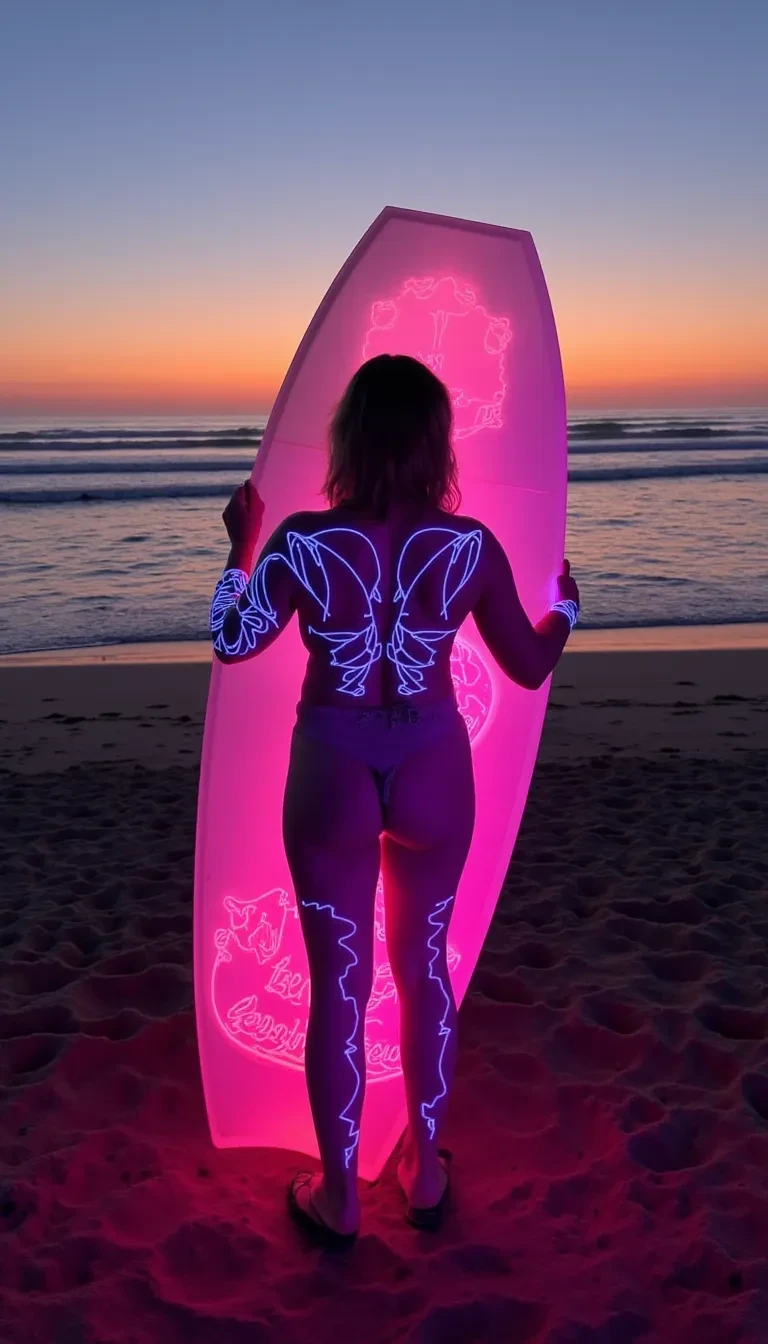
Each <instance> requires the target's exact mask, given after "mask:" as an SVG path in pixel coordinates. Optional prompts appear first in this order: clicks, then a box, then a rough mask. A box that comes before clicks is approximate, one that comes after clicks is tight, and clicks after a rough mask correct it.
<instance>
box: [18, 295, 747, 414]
mask: <svg viewBox="0 0 768 1344" xmlns="http://www.w3.org/2000/svg"><path fill="white" fill-rule="evenodd" d="M28 297H29V296H28ZM37 297H38V299H39V298H40V296H37ZM89 297H91V298H92V297H93V296H89ZM562 297H563V298H565V300H566V301H565V302H564V303H563V302H562V301H561V303H559V304H557V305H556V316H557V321H558V328H559V333H560V344H561V349H562V355H563V364H564V367H565V375H566V386H567V391H568V399H569V406H570V408H571V409H572V410H578V409H579V408H581V407H584V408H595V409H599V408H601V407H604V408H614V409H616V408H620V407H622V406H625V407H634V408H637V407H642V406H648V407H653V406H667V407H673V406H702V407H703V406H717V405H720V406H729V405H733V406H759V405H764V404H768V360H767V359H766V354H765V351H766V346H767V343H766V337H765V331H764V317H763V314H762V311H760V312H758V311H757V306H756V307H755V308H753V309H751V310H746V311H745V309H744V306H743V305H742V306H741V311H733V310H730V311H729V312H728V314H727V319H728V320H727V321H726V320H725V317H724V315H723V312H722V309H721V305H720V304H718V305H712V306H711V307H710V309H709V311H708V312H707V314H706V315H705V316H704V317H702V313H701V309H700V308H699V309H698V310H697V309H696V307H694V306H692V305H691V304H686V303H684V302H683V301H682V299H683V296H682V295H676V296H675V298H674V301H673V300H672V299H668V300H667V303H666V304H665V307H664V311H663V313H662V317H661V318H660V317H659V311H660V307H659V300H658V296H657V295H655V296H654V295H650V294H648V295H641V294H638V293H637V292H636V291H635V292H633V293H632V294H631V296H630V295H628V294H627V293H624V294H623V295H608V294H605V293H602V294H600V295H594V296H593V299H592V302H591V303H587V299H586V295H585V294H584V293H583V292H581V293H576V292H570V293H568V294H566V295H564V296H562ZM292 299H293V302H292V303H290V304H289V303H286V304H285V305H282V306H281V305H280V304H279V303H277V302H276V301H275V297H274V296H271V297H270V300H269V301H268V302H267V303H266V305H265V308H266V311H267V313H268V318H267V319H266V320H265V310H264V309H262V311H261V312H260V313H258V314H256V315H254V314H252V313H251V312H250V311H248V309H247V307H246V306H245V305H238V306H237V308H235V309H234V310H233V311H229V312H224V311H222V309H221V307H218V308H217V307H215V306H213V305H211V306H210V307H208V305H207V304H206V303H202V302H201V301H200V299H199V297H198V299H197V301H196V302H193V301H188V302H187V304H186V305H185V306H184V307H181V306H180V305H178V304H177V305H175V306H172V305H170V304H169V305H168V306H166V307H162V308H161V309H160V310H159V311H157V309H156V307H155V305H153V306H152V309H151V311H150V310H149V305H146V306H145V305H144V304H139V303H137V304H136V305H135V306H134V307H129V306H126V305H119V304H116V305H115V310H114V311H113V312H111V313H110V314H109V315H107V316H105V314H104V312H103V311H102V310H101V306H100V305H99V303H98V302H95V303H94V302H90V303H89V302H84V303H82V304H81V306H80V307H79V309H78V310H76V311H77V312H78V320H77V322H76V323H75V322H74V321H73V319H72V313H71V310H69V309H68V308H67V306H65V305H61V306H59V307H57V308H55V309H54V310H53V311H50V310H48V308H47V305H44V304H43V303H42V302H37V303H35V302H33V303H31V304H29V303H28V304H19V305H18V308H17V313H18V314H19V317H18V321H16V322H14V323H11V322H9V323H8V334H7V336H5V337H4V336H2V335H0V369H1V370H2V376H1V377H0V412H5V413H13V414H19V415H23V414H28V415H34V414H57V413H58V412H62V413H63V412H65V411H66V412H69V413H70V414H87V413H89V412H94V413H96V412H101V413H107V412H114V413H119V414H130V413H136V414H141V413H144V414H162V413H164V412H166V413H176V414H193V413H199V414H205V413H211V414H213V413H220V414H249V413H250V414H264V413H266V412H267V411H268V410H269V408H270V406H271V405H272V403H273V401H274V398H275V395H276V392H277V389H278V388H279V386H280V383H281V381H282V378H283V376H284V374H285V372H286V370H287V368H288V365H289V363H290V360H291V358H292V356H293V353H294V350H295V348H296V346H297V344H298V342H299V340H300V338H301V335H302V333H303V330H304V327H305V325H306V321H307V311H306V308H304V307H303V305H300V304H299V303H298V301H297V295H296V294H293V295H292ZM8 316H9V314H8V313H6V318H8ZM267 322H268V325H267Z"/></svg>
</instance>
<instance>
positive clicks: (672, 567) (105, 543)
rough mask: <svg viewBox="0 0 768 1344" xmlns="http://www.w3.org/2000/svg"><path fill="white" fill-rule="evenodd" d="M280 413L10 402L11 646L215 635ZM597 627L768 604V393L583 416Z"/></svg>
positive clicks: (714, 617) (585, 511)
mask: <svg viewBox="0 0 768 1344" xmlns="http://www.w3.org/2000/svg"><path fill="white" fill-rule="evenodd" d="M265 424H266V418H265V417H258V416H253V417H248V418H243V417H238V416H224V415H219V416H205V417H194V418H184V417H168V416H165V417H155V418H148V417H137V418H133V419H126V418H122V419H117V418H108V417H106V418H105V417H100V418H96V417H89V418H78V419H70V420H67V421H66V423H64V422H63V421H59V422H58V423H56V422H54V421H53V420H51V419H42V418H41V419H31V418H27V419H25V420H21V419H15V420H11V419H8V418H5V419H0V521H1V523H2V529H3V538H4V545H3V549H2V557H1V558H0V579H1V580H2V585H3V592H4V595H5V596H4V601H3V604H2V610H0V653H23V652H29V651H33V650H38V649H40V650H42V649H65V648H77V647H82V646H92V645H103V644H134V643H143V642H164V641H178V640H195V639H205V638H206V634H207V617H208V606H209V602H210V597H211V593H212V591H213V587H214V584H215V582H216V579H217V578H218V576H219V573H220V572H221V566H222V564H223V562H224V559H225V557H226V553H227V543H226V536H225V533H224V528H223V525H222V522H221V510H222V508H223V505H224V503H225V501H226V498H227V497H228V495H229V494H230V493H231V491H232V489H233V488H234V486H235V485H237V484H238V482H239V481H241V480H242V479H243V478H244V477H245V476H247V475H248V472H249V470H250V467H251V464H252V462H253V458H254V455H255V453H256V452H257V450H258V445H259V442H260V440H261V436H262V434H263V431H264V426H265ZM569 455H570V456H569V480H570V485H569V506H568V541H567V547H566V552H567V554H568V556H569V558H570V560H571V565H572V572H573V574H574V577H575V578H576V580H577V582H578V583H579V585H580V588H581V593H582V620H581V625H582V627H584V628H592V629H620V628H623V627H638V626H640V627H642V626H654V627H657V626H686V625H726V624H729V625H730V624H735V623H743V624H751V623H756V622H764V621H768V411H767V410H755V411H745V410H738V411H717V412H715V413H706V414H704V413H702V412H685V411H668V412H660V411H654V412H653V413H651V412H638V413H636V414H628V413H627V412H620V413H615V414H600V415H597V414H591V415H586V414H585V415H573V416H571V417H570V419H569Z"/></svg>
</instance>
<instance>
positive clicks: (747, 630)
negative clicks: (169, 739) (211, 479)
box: [0, 621, 768, 670]
mask: <svg viewBox="0 0 768 1344" xmlns="http://www.w3.org/2000/svg"><path fill="white" fill-rule="evenodd" d="M726 649H731V650H734V651H736V650H741V649H745V650H746V649H768V622H757V621H756V622H754V623H743V622H741V623H738V624H734V625H659V626H617V627H615V628H614V629H605V630H602V629H601V630H579V629H578V628H577V629H576V630H575V631H574V632H573V634H572V636H571V638H570V640H569V641H568V645H567V647H566V649H565V654H566V655H567V654H574V653H635V654H636V653H687V652H695V651H697V650H701V651H707V650H726ZM210 660H211V645H210V642H209V641H208V640H207V639H199V640H196V639H189V640H168V641H167V642H159V641H155V642H150V641H147V642H146V643H132V644H92V645H84V646H80V647H77V648H66V649H31V650H28V651H27V652H24V653H4V654H0V670H2V669H3V668H12V667H88V666H98V665H100V664H103V663H110V664H118V665H132V664H137V663H138V664H151V665H153V666H156V665H162V664H175V663H209V662H210Z"/></svg>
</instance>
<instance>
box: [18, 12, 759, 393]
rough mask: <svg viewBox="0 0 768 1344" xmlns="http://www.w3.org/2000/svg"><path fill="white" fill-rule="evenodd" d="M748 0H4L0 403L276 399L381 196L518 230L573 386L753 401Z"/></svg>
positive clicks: (754, 186)
mask: <svg viewBox="0 0 768 1344" xmlns="http://www.w3.org/2000/svg"><path fill="white" fill-rule="evenodd" d="M767 51H768V5H766V4H765V3H764V2H763V0H735V2H734V3H728V0H644V3H642V4H640V3H636V4H632V3H627V4H623V3H617V0H604V2H603V3H600V2H598V0H583V2H582V3H570V0H559V2H558V0H536V3H533V2H532V0H529V3H526V4H522V3H517V0H476V3H473V4H468V3H466V0H440V2H438V0H387V3H386V4H372V3H368V0H358V3H356V4H352V3H351V2H350V0H325V2H323V3H320V2H319V0H282V2H281V3H277V2H276V0H130V3H118V2H117V0H6V3H5V4H3V5H2V7H1V8H0V115H1V118H2V126H3V134H2V137H1V138H0V411H2V412H11V411H12V412H19V413H22V414H34V413H44V412H49V413H51V414H60V413H64V412H70V413H72V414H74V413H85V412H91V411H93V412H102V411H114V412H120V413H123V412H131V411H135V412H139V411H144V412H159V411H166V410H167V411H174V412H188V411H189V412H192V411H197V412H205V411H209V412H227V413H228V412H233V413H234V412H237V413H241V412H242V413H247V412H258V411H266V410H268V408H269V406H270V404H271V402H272V399H273V397H274V393H275V391H276V389H277V387H278V386H279V383H280V380H281V378H282V376H283V374H284V372H285V369H286V367H287V365H288V363H289V361H290V358H291V356H292V354H293V351H294V349H295V346H296V344H297V342H298V340H299V338H300V337H301V335H302V333H303V331H304V328H305V327H306V324H307V322H308V321H309V319H310V317H311V316H312V313H313V311H314V309H315V307H316V305H317V303H318V302H319V300H320V299H321V297H322V295H323V293H324V291H325V289H326V288H327V286H328V284H329V282H330V280H331V279H332V278H333V276H334V274H335V272H336V271H337V270H338V268H339V266H340V265H341V263H342V262H343V260H344V258H345V257H346V255H347V254H348V252H349V251H350V249H351V248H352V247H353V246H354V244H355V242H356V241H357V239H358V238H359V236H360V235H361V234H362V233H363V231H364V230H365V229H366V227H367V226H368V224H369V223H370V222H371V221H372V219H373V218H374V217H375V216H376V215H377V214H378V212H379V210H380V209H381V208H382V207H383V206H384V205H387V204H395V205H404V206H409V207H411V208H414V209H422V210H434V211H438V212H441V213H446V214H456V215H463V216H466V217H470V218H475V219H483V220H490V221H492V222H494V223H500V224H506V225H511V226H513V227H517V228H525V229H530V231H531V232H532V233H533V236H534V240H535V242H536V244H537V247H538V250H539V254H540V256H541V259H542V263H543V266H544V271H545V275H546V278H547V282H548V285H549V289H550V294H551V297H552V301H553V305H554V309H555V316H556V318H557V322H558V329H559V333H560V339H561V345H562V350H563V358H564V363H565V372H566V380H567V386H568V393H569V402H570V405H571V407H572V409H579V408H585V407H592V406H593V407H616V408H619V407H627V406H633V407H640V406H654V405H657V406H670V407H683V406H697V405H698V406H717V405H749V406H759V405H763V404H765V403H766V402H768V320H767V318H766V314H768V244H767V243H766V239H767V238H768V174H767V173H766V171H765V163H766V126H768V93H767V90H768V81H766V79H765V65H766V52H767Z"/></svg>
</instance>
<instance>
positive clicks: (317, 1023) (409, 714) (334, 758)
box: [211, 355, 579, 1247]
mask: <svg viewBox="0 0 768 1344" xmlns="http://www.w3.org/2000/svg"><path fill="white" fill-rule="evenodd" d="M451 427H452V415H451V402H450V397H449V395H448V391H447V389H446V388H445V386H444V385H443V384H442V383H441V382H440V381H439V379H438V378H436V377H435V375H434V374H433V373H432V372H431V371H430V370H429V369H428V368H427V367H426V366H425V365H423V364H421V363H420V362H418V361H417V360H414V359H410V358H409V357H407V356H404V355H380V356H378V357H376V358H375V359H371V360H369V361H368V362H367V363H366V364H364V365H363V366H362V367H361V368H360V369H358V371H357V373H356V374H355V375H354V377H353V378H352V380H351V382H350V384H349V386H348V388H347V390H346V392H345V394H344V396H343V398H342V400H341V402H340V404H339V406H338V407H337V409H336V412H335V414H334V416H333V419H332V422H331V428H330V456H329V465H328V473H327V477H326V481H325V488H324V493H325V496H326V499H327V502H328V507H327V508H325V509H322V510H318V511H315V512H306V513H298V514H293V515H291V516H290V517H289V518H286V519H285V520H284V522H283V523H281V524H280V526H279V527H278V528H277V529H276V531H275V532H274V534H273V535H272V537H270V539H269V541H268V542H267V544H266V546H265V547H264V548H263V550H262V552H261V554H260V556H259V560H258V564H257V565H256V567H255V568H254V567H253V559H254V554H255V549H256V544H257V541H258V538H259V531H260V526H261V519H262V515H263V511H264V506H263V503H262V501H261V499H260V498H259V495H258V493H257V492H256V490H255V489H254V488H253V487H252V486H251V485H250V483H249V482H245V483H244V484H243V485H242V486H240V487H239V488H238V489H237V490H236V491H235V493H234V495H233V496H232V499H231V500H230V502H229V504H228V505H227V508H226V509H225V511H224V515H223V516H224V522H225V524H226V528H227V532H228V533H229V537H230V540H231V543H232V548H231V551H230V555H229V559H228V562H227V567H226V569H225V571H224V573H223V575H222V577H221V579H220V581H219V583H218V585H217V588H216V592H215V594H214V599H213V604H212V608H211V633H212V636H213V641H214V650H215V653H216V656H217V657H218V658H220V659H221V660H222V661H223V662H226V663H229V662H237V661H240V660H241V659H244V658H251V657H254V656H256V655H257V654H260V653H262V652H263V651H264V650H265V649H266V648H268V647H269V645H270V644H271V643H272V642H273V641H274V640H275V639H276V638H277V636H278V635H279V634H280V632H281V630H283V629H284V628H285V626H286V624H287V622H288V621H289V620H290V619H291V617H292V615H293V613H294V612H296V613H297V615H298V620H299V625H300V629H301V635H302V639H303V641H304V644H305V646H306V648H307V651H308V660H307V669H306V674H305V678H304V682H303V685H302V691H301V698H300V702H299V705H298V707H297V721H296V726H295V728H294V732H293V738H292V745H291V753H290V762H289V766H288V777H287V782H286V788H285V800H284V808H283V838H284V844H285V851H286V856H287V860H288V864H289V868H290V871H291V876H292V879H293V883H294V887H295V892H296V899H297V904H298V910H299V915H300V919H301V926H302V932H303V935H304V939H305V943H306V948H307V955H308V960H309V970H310V976H311V1003H310V1012H309V1021H308V1030H307V1040H306V1060H305V1065H306V1078H307V1088H308V1093H309V1100H310V1106H311V1110H312V1116H313V1120H314V1125H315V1130H316V1134H317V1140H318V1146H319V1150H320V1155H321V1160H322V1173H316V1174H314V1175H311V1174H310V1173H299V1174H298V1175H297V1176H296V1177H295V1178H294V1180H293V1181H292V1182H291V1186H290V1189H289V1206H290V1209H291V1212H292V1214H293V1216H294V1217H295V1218H296V1219H297V1220H298V1221H299V1222H300V1223H301V1224H303V1225H304V1226H305V1227H306V1228H307V1229H309V1230H310V1231H311V1232H312V1233H313V1235H314V1236H315V1237H316V1238H317V1239H318V1240H320V1241H321V1242H323V1243H324V1244H326V1245H329V1246H337V1247H340V1246H346V1245H349V1244H351V1242H353V1241H354V1239H355V1237H356V1236H357V1232H358V1228H359V1224H360V1201H359V1195H358V1189H357V1141H358V1136H359V1126H360V1116H361V1111H362V1105H363V1097H364V1091H365V1050H364V1037H363V1033H364V1022H365V1009H366V1004H367V1002H368V998H369V995H370V993H371V987H372V980H373V933H374V928H373V925H374V905H375V893H376V884H377V879H378V875H379V871H380V870H381V872H382V874H383V878H384V898H385V929H386V941H387V954H388V957H389V961H390V965H391V970H392V975H393V978H394V982H395V985H396V988H397V994H398V999H399V1003H400V1046H401V1061H402V1068H403V1074H404V1080H405V1090H406V1098H407V1106H408V1129H407V1133H406V1137H405V1142H404V1145H403V1148H402V1152H401V1156H400V1161H399V1166H398V1179H399V1181H400V1184H401V1186H402V1188H403V1191H404V1193H405V1196H406V1200H407V1214H406V1216H407V1217H408V1218H409V1220H410V1221H411V1222H412V1223H413V1224H415V1225H416V1226H418V1227H425V1228H434V1227H437V1226H438V1225H439V1223H440V1220H441V1216H442V1212H443V1209H444V1205H445V1195H446V1191H447V1187H448V1170H447V1165H446V1164H447V1162H448V1159H449V1157H450V1154H448V1153H446V1151H445V1150H444V1149H441V1148H440V1147H439V1135H440V1129H441V1125H442V1123H443V1117H444V1115H445V1108H446V1104H447V1101H448V1097H449V1095H450V1088H451V1080H452V1077H453V1071H454V1063H455V1059H456V1048H457V1034H456V1017H457V1014H456V1005H455V1002H454V998H453V994H452V991H451V984H450V979H449V976H448V967H447V961H446V950H447V932H448V925H449V922H450V917H451V911H452V903H453V899H454V895H455V892H456V889H457V886H458V883H459V879H460V877H461V873H462V869H463V867H464V864H465V862H466V858H467V854H468V852H469V846H470V841H471V838H472V831H473V826H474V807H475V798H474V782H473V774H472V760H471V755H470V748H469V740H468V735H467V729H466V726H465V723H464V720H463V719H462V717H461V715H460V714H459V712H458V709H457V706H456V700H455V695H454V689H453V684H452V680H451V672H450V656H451V646H452V643H453V639H454V636H455V635H456V632H457V630H458V629H459V627H460V625H461V624H462V622H463V621H464V619H465V617H466V616H468V615H469V613H470V612H471V613H472V615H473V616H474V618H475V621H476V624H477V628H478V630H479V632H480V635H481V636H482V638H483V639H484V641H485V642H486V644H487V645H488V648H489V649H490V651H491V653H492V655H493V657H494V658H495V660H496V662H497V663H498V664H499V666H500V667H501V669H502V670H503V671H504V672H505V673H506V674H507V675H508V676H509V677H511V678H512V679H513V680H514V681H516V682H518V683H519V684H520V685H521V686H524V687H527V688H529V689H535V688H537V687H539V686H540V685H541V684H542V683H543V682H544V681H545V680H546V678H547V677H548V676H549V674H550V673H551V672H552V670H553V668H554V667H555V665H556V663H557V662H558V660H559V658H560V655H561V653H562V651H563V648H564V647H565V643H566V640H567V638H568V635H569V633H570V631H571V629H572V627H573V625H574V624H575V622H576V619H577V617H578V604H579V593H578V589H577V587H576V584H575V582H574V580H573V579H572V578H571V577H570V566H569V564H568V562H567V561H564V563H563V571H562V573H561V574H560V576H559V578H558V587H559V600H558V601H557V602H555V604H554V606H553V608H552V609H551V610H550V612H549V613H548V614H547V615H546V616H545V617H544V619H543V620H541V621H540V622H539V623H538V625H536V626H535V627H534V626H533V625H532V624H531V622H530V621H529V620H528V617H527V616H526V613H525V611H524V610H523V607H522V605H521V603H520V599H519V597H518V594H517V590H516V587H515V582H514V578H513V575H512V571H511V569H510V565H509V562H508V560H507V557H506V554H505V552H504V550H503V548H502V547H501V545H500V543H499V542H498V541H497V539H496V538H495V536H494V535H493V533H492V532H491V531H490V530H489V529H488V528H487V527H485V526H484V525H483V523H482V522H480V521H478V520H477V519H474V518H467V517H465V516H463V515H461V514H459V513H458V512H457V509H458V506H459V503H460V495H459V491H458V483H457V469H456V460H455V457H454V453H453V448H452V445H451Z"/></svg>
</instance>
